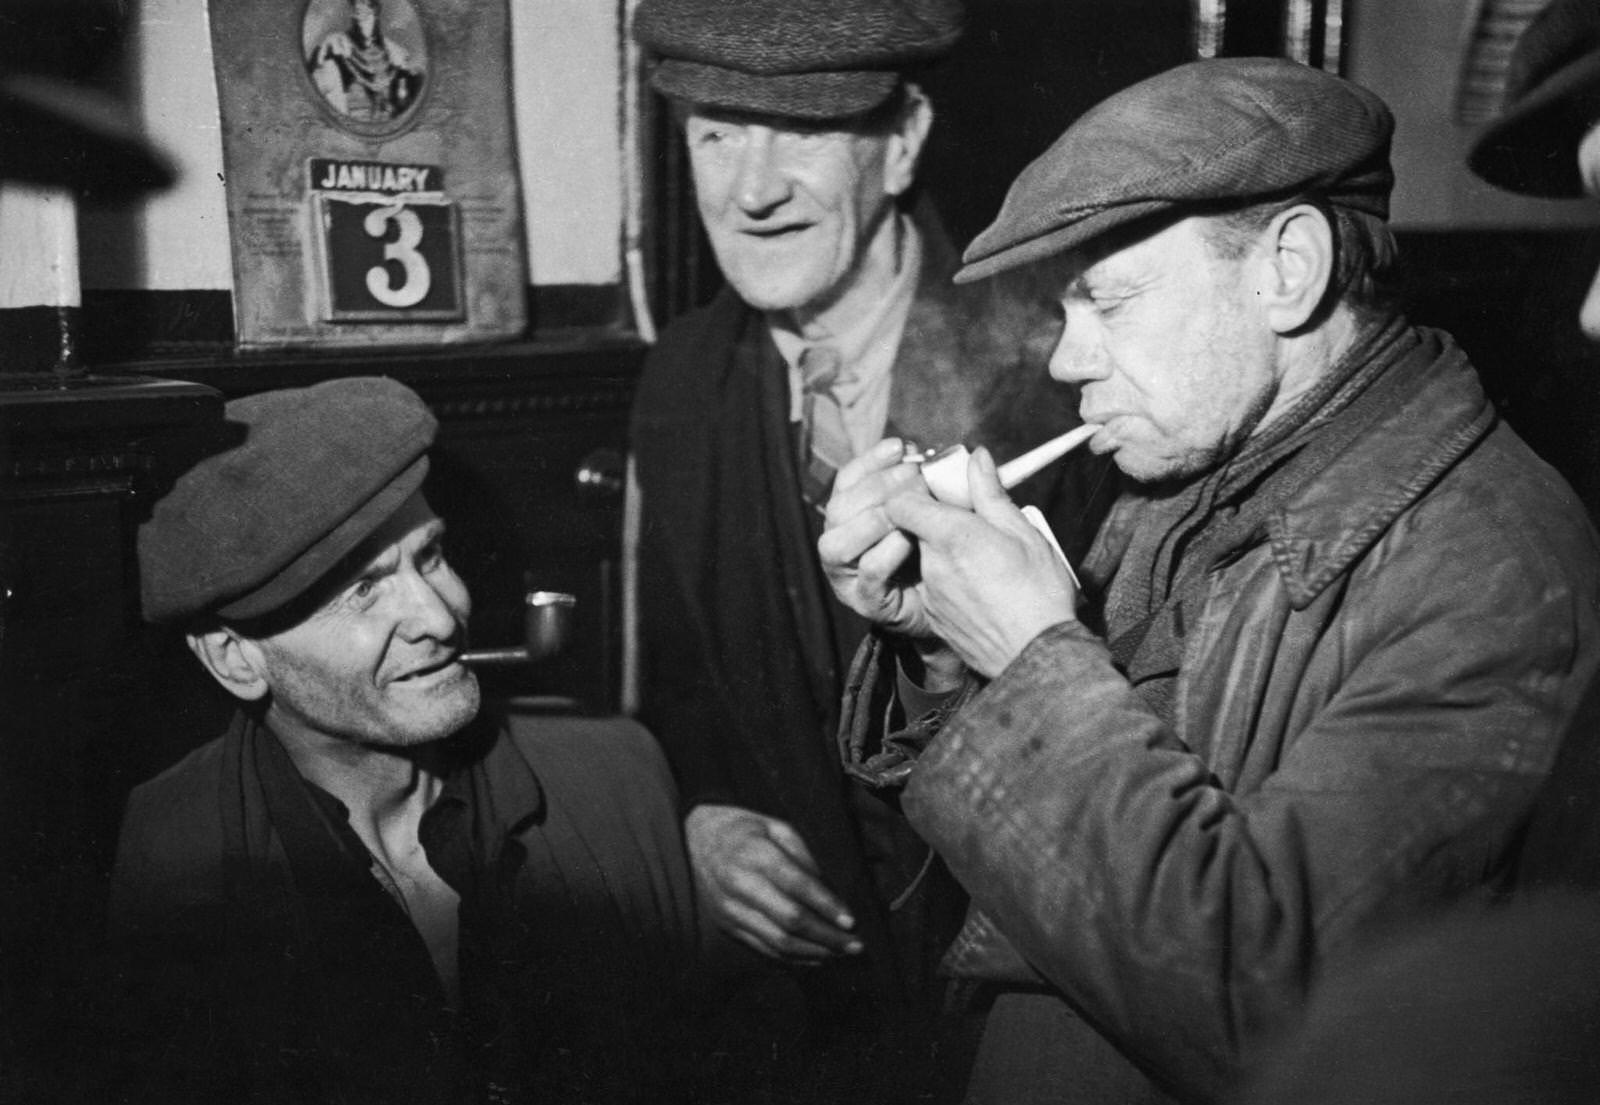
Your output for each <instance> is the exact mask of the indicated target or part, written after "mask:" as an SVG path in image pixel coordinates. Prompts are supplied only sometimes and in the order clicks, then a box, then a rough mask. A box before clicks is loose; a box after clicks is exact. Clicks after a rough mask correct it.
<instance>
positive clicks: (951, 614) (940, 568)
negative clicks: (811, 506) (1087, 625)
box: [830, 449, 1077, 679]
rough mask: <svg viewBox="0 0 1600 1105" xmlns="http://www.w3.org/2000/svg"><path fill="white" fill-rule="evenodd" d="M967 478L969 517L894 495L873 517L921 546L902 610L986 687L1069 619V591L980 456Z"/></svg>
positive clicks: (1072, 611) (1061, 569)
mask: <svg viewBox="0 0 1600 1105" xmlns="http://www.w3.org/2000/svg"><path fill="white" fill-rule="evenodd" d="M967 476H968V479H969V481H970V482H971V486H972V507H973V508H972V510H970V511H968V510H963V509H961V508H960V507H953V506H948V505H946V504H944V503H941V502H938V501H937V500H935V499H934V498H933V497H932V496H929V495H926V494H924V495H911V494H901V495H896V496H894V497H892V498H889V499H887V500H886V501H885V502H884V503H883V504H882V506H881V508H880V509H881V511H882V513H883V514H884V516H885V518H886V521H887V523H888V524H890V525H893V526H895V527H898V528H899V529H901V530H903V531H905V532H906V533H909V534H911V535H912V536H913V537H915V538H916V540H917V543H918V546H919V555H920V563H921V579H920V581H919V582H918V583H917V584H916V585H915V587H914V591H915V592H916V595H915V596H914V597H911V598H908V599H905V600H904V601H903V605H904V606H905V607H907V608H910V609H915V610H917V611H919V612H920V613H921V614H922V616H923V617H924V618H925V619H926V624H927V629H928V631H929V632H931V633H932V634H933V635H935V636H937V637H939V638H941V639H942V640H944V641H945V642H947V643H948V644H949V645H950V647H951V648H952V649H954V650H955V652H956V654H957V655H958V656H960V657H961V659H962V660H963V661H965V663H966V664H967V666H968V667H970V668H971V669H972V670H974V671H976V672H978V673H979V674H980V675H983V676H986V677H988V678H991V679H992V678H994V676H996V675H998V674H999V673H1000V672H1001V671H1002V670H1003V669H1004V668H1005V667H1006V665H1008V664H1010V663H1011V661H1012V660H1014V659H1016V657H1017V655H1018V654H1019V653H1020V652H1021V651H1022V650H1023V648H1025V647H1026V646H1027V644H1028V642H1029V641H1031V640H1033V639H1034V638H1035V637H1037V636H1038V635H1039V634H1040V633H1042V632H1043V631H1044V630H1046V629H1048V628H1049V627H1050V626H1052V625H1056V624H1057V623H1059V622H1064V621H1071V620H1073V619H1074V618H1075V617H1076V616H1077V588H1076V587H1075V586H1074V585H1073V582H1072V576H1071V574H1070V573H1069V572H1068V570H1067V568H1066V566H1065V565H1064V564H1062V562H1061V560H1060V559H1059V558H1058V557H1057V555H1056V551H1055V550H1054V549H1053V548H1052V547H1051V546H1050V542H1049V541H1048V540H1046V539H1045V537H1044V536H1043V535H1042V534H1041V533H1039V532H1038V531H1037V530H1035V529H1034V528H1033V526H1031V525H1030V524H1029V523H1028V520H1027V519H1026V518H1024V517H1023V515H1022V512H1021V511H1020V510H1018V509H1017V508H1016V507H1015V506H1014V505H1013V504H1012V502H1011V500H1010V499H1009V498H1008V497H1007V496H1006V493H1005V491H1004V490H1003V489H1002V488H1001V486H1000V480H999V477H998V476H997V475H996V474H995V467H994V459H993V458H992V457H991V456H990V455H989V452H988V450H986V449H979V450H977V451H976V452H975V453H973V455H972V459H971V461H969V462H968V465H967ZM830 507H831V504H830ZM863 559H865V558H863Z"/></svg>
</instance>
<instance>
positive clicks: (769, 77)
mask: <svg viewBox="0 0 1600 1105" xmlns="http://www.w3.org/2000/svg"><path fill="white" fill-rule="evenodd" d="M964 14H965V13H964V11H963V9H962V6H961V3H960V0H785V2H783V3H773V2H772V0H642V2H641V3H640V4H639V7H638V10H637V11H636V13H635V14H634V20H633V34H634V37H635V38H636V39H637V40H638V41H639V43H640V44H641V45H643V46H644V47H646V48H647V49H648V50H650V51H651V53H653V54H654V55H655V64H654V67H653V70H652V72H651V76H650V82H651V84H653V85H654V86H655V88H656V90H657V91H659V92H661V93H664V94H665V95H668V96H672V97H674V98H676V99H679V100H684V101H687V102H689V103H695V104H701V105H704V106H708V107H721V108H731V109H735V110H739V111H753V112H759V113H761V114H764V115H780V116H785V117H789V118H796V119H839V118H846V117H849V116H852V115H860V114H861V113H863V112H866V111H870V110H872V109H873V108H875V107H877V106H878V105H879V104H881V103H883V102H884V100H886V99H888V97H889V94H890V93H891V92H892V91H894V88H895V86H896V84H897V83H898V82H899V80H900V76H901V74H902V73H903V72H904V71H905V70H907V69H909V68H913V67H915V66H917V65H920V64H924V63H926V62H929V61H932V60H934V59H935V58H938V57H940V56H941V55H943V54H944V53H946V52H947V51H948V50H949V49H950V47H951V46H952V45H954V44H955V42H956V40H957V39H958V38H960V36H961V29H962V23H963V19H964Z"/></svg>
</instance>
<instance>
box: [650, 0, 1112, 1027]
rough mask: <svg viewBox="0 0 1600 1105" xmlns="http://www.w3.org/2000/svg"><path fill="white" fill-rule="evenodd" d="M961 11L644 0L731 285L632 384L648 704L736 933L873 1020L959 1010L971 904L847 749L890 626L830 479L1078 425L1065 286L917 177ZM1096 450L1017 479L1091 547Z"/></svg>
mask: <svg viewBox="0 0 1600 1105" xmlns="http://www.w3.org/2000/svg"><path fill="white" fill-rule="evenodd" d="M962 17H963V12H962V9H961V6H960V4H959V2H958V0H866V2H862V0H848V2H846V0H794V2H791V3H784V4H772V3H767V2H765V0H644V2H643V3H641V4H640V5H639V8H638V11H637V15H636V17H635V23H634V33H635V35H636V37H637V38H638V40H639V41H640V42H641V43H642V44H643V45H644V46H645V47H646V48H647V49H648V51H649V53H650V56H651V57H652V59H653V61H654V68H653V70H652V76H651V80H652V83H653V85H654V87H655V88H656V89H657V90H658V91H659V92H660V93H662V94H663V95H664V96H666V97H667V98H668V99H669V100H670V101H671V104H672V107H673V109H674V112H675V114H676V117H677V119H678V120H679V122H680V123H681V126H682V131H683V136H684V140H685V143H686V145H687V149H688V155H689V162H690V167H691V169H692V172H693V178H694V186H695V194H696V199H697V201H698V204H699V211H700V216H701V219H702V221H703V223H704V226H705V229H706V232H707V234H708V235H709V238H710V242H711V245H712V248H713V250H714V251H715V254H716V258H717V261H718V263H719V265H720V266H721V269H722V273H723V275H724V277H725V278H726V280H727V286H726V287H725V288H723V289H722V291H721V292H720V293H719V294H718V295H717V296H716V298H715V299H714V300H713V301H712V302H711V303H710V304H709V305H708V306H706V307H705V308H703V309H701V310H697V311H695V312H693V313H692V314H689V315H688V316H686V317H684V318H682V319H679V320H677V321H676V322H675V323H674V324H673V325H671V326H670V327H668V328H667V330H666V332H665V334H664V335H663V337H662V340H661V342H660V344H659V345H658V346H657V348H656V349H655V350H653V351H652V353H651V355H650V357H649V358H648V360H647V363H646V365H645V369H644V374H643V377H642V379H641V382H640V387H639V392H638V395H637V398H636V401H635V406H634V416H633V447H634V456H635V465H636V483H635V487H634V490H635V491H636V492H637V494H638V497H639V502H640V504H641V511H642V522H641V543H640V563H641V582H642V586H641V588H640V596H641V598H640V601H641V624H642V652H643V688H642V690H643V713H642V715H641V716H642V717H643V719H644V720H645V722H646V723H647V724H648V725H649V727H650V728H651V730H652V731H653V732H654V733H656V735H657V736H658V737H659V739H660V740H661V742H662V744H663V746H664V747H665V749H666V751H667V755H668V758H669V760H670V761H671V762H672V765H673V768H674V770H675V772H676V775H677V778H678V780H679V783H680V786H681V788H682V790H683V792H684V801H685V807H686V811H687V812H686V821H685V827H686V835H687V841H688V847H689V853H690V856H691V859H692V862H693V867H694V872H695V875H696V878H697V884H698V885H699V886H700V888H701V889H702V891H703V892H704V895H705V898H706V900H707V902H708V903H709V905H710V907H711V912H712V914H713V916H715V917H716V919H717V920H718V922H719V923H720V926H721V928H722V930H723V931H724V932H726V933H727V934H729V935H730V936H731V937H733V938H734V939H736V940H737V941H740V942H742V944H744V945H746V946H747V947H749V948H751V949H754V951H755V952H757V953H758V954H759V955H760V956H761V957H764V960H765V961H766V962H767V963H769V964H774V965H784V966H794V965H798V966H805V967H812V968H818V969H811V970H807V971H805V972H804V973H803V974H799V975H795V976H794V978H795V979H797V980H800V981H801V982H802V984H803V985H804V986H805V987H806V988H807V989H808V991H809V993H810V995H811V997H812V998H814V999H816V1001H817V1002H818V1004H816V1005H815V1006H814V1007H813V1008H814V1011H815V1012H816V1013H817V1019H818V1020H820V1021H825V1022H828V1023H829V1024H831V1025H832V1026H833V1028H834V1029H835V1030H836V1031H843V1032H847V1033H848V1032H854V1031H856V1030H855V1029H852V1028H849V1027H848V1024H849V1023H854V1022H852V1021H851V1019H850V1018H849V1017H847V1016H845V1015H844V1014H843V1013H842V1012H841V1011H842V1010H844V1009H846V1008H853V1009H856V1010H857V1011H858V1012H859V1013H860V1015H861V1017H864V1018H866V1020H867V1021H869V1022H871V1023H874V1024H878V1025H882V1024H885V1023H888V1021H889V1020H891V1019H898V1018H901V1017H903V1016H905V1015H906V1011H907V1010H914V1009H917V1008H921V1009H922V1010H924V1011H926V1010H929V1009H931V1008H933V1007H934V1006H935V1005H936V1004H937V1001H938V997H939V987H940V983H939V981H938V980H937V979H936V977H935V975H934V970H933V967H934V964H935V962H936V960H937V957H938V953H939V949H940V948H941V947H942V945H943V944H944V943H945V942H946V940H947V939H948V938H949V937H950V936H951V935H953V934H954V932H955V929H956V927H957V926H958V925H959V920H960V911H961V898H960V894H959V890H958V888H956V887H954V886H953V884H952V883H951V882H950V880H949V876H948V873H947V872H945V871H944V870H943V869H942V868H941V866H940V865H939V864H938V863H937V861H936V860H935V859H934V858H933V857H932V856H931V855H930V853H929V850H928V848H927V847H926V845H925V844H923V843H922V842H921V841H919V840H917V839H916V837H915V835H914V834H912V833H911V832H909V830H907V829H906V827H905V826H904V823H903V821H902V820H901V819H900V818H899V816H898V814H897V812H896V811H895V810H894V809H893V808H892V804H891V803H889V802H886V801H885V800H884V799H883V798H882V797H881V796H879V794H878V793H877V792H876V791H875V790H874V787H875V785H876V780H875V779H874V778H873V777H872V776H871V773H870V772H866V773H864V777H863V778H862V779H860V780H857V779H855V778H853V777H851V776H849V775H847V773H846V770H845V769H844V768H843V767H842V765H841V757H840V754H839V753H838V752H837V751H836V750H835V747H834V732H835V729H836V725H837V718H838V706H839V699H840V693H841V691H842V689H843V687H844V683H845V679H846V674H847V666H848V661H849V659H850V656H851V655H852V653H853V651H854V649H855V646H856V643H857V642H858V641H859V640H860V639H861V637H862V635H863V634H864V633H865V632H866V625H865V623H864V622H862V621H861V619H859V618H857V617H855V616H854V615H853V614H852V613H851V612H850V611H848V610H847V609H845V608H844V607H842V606H840V605H839V604H838V603H836V602H835V601H834V600H833V598H832V596H831V595H830V594H829V591H828V588H827V585H826V582H825V581H824V579H823V577H822V574H821V571H820V569H819V567H818V564H817V558H816V549H815V541H816V538H817V536H818V534H819V533H820V528H821V509H822V506H823V504H824V503H825V502H826V500H827V494H828V489H829V488H830V486H831V484H832V481H833V477H834V472H835V471H836V470H837V469H838V468H839V467H840V466H841V465H843V464H845V463H846V462H848V461H849V460H850V459H851V457H853V456H854V455H856V454H858V453H860V452H862V451H863V450H865V449H866V448H867V447H868V446H870V445H871V444H872V443H874V442H876V441H878V440H879V439H880V438H881V437H882V436H883V435H884V434H885V433H896V434H900V435H903V436H907V437H910V438H914V439H915V440H916V441H918V442H920V443H921V444H922V445H923V446H929V447H932V446H943V445H951V444H956V443H958V442H963V441H966V442H970V443H973V444H976V443H979V442H982V443H985V444H988V445H989V446H991V447H992V448H994V449H995V450H996V451H997V452H999V453H1001V454H1002V455H1005V454H1008V453H1014V452H1020V451H1021V450H1022V449H1024V448H1027V447H1030V446H1032V445H1034V444H1036V443H1038V442H1039V441H1040V440H1042V439H1043V438H1044V437H1045V436H1046V435H1047V434H1049V433H1051V432H1056V431H1058V430H1059V429H1060V428H1061V426H1062V425H1064V424H1070V423H1071V422H1072V421H1073V419H1074V416H1073V414H1072V406H1073V400H1074V398H1075V396H1074V395H1073V393H1072V391H1071V389H1070V388H1066V387H1064V386H1062V385H1060V384H1056V383H1053V382H1051V381H1050V380H1049V379H1048V378H1047V377H1046V375H1045V373H1044V371H1043V366H1044V363H1045V360H1046V358H1047V356H1048V352H1049V341H1050V337H1051V334H1052V323H1051V320H1050V317H1049V310H1048V308H1049V304H1048V301H1047V299H1046V298H1045V297H1044V296H1043V295H1042V294H1039V293H1038V290H1037V289H1036V288H1030V286H1029V284H1028V282H1027V281H1026V280H1025V279H1024V280H1018V281H995V282H991V283H989V284H987V285H983V286H974V287H969V288H956V287H954V286H953V285H952V284H951V283H950V276H951V275H952V274H953V273H954V271H955V269H956V267H957V265H958V260H957V257H956V253H955V251H954V249H953V248H952V246H951V244H950V242H949V241H948V239H947V238H946V236H945V234H944V232H943V231H942V229H941V228H940V225H939V222H938V220H937V219H936V217H935V215H934V212H933V210H932V208H931V206H930V204H929V203H928V202H927V200H926V199H925V198H919V188H918V183H919V182H918V179H917V170H918V160H919V156H920V154H921V151H922V149H923V144H924V141H925V139H926V138H927V136H928V133H929V130H930V127H931V126H932V125H933V107H932V105H931V104H930V102H929V99H928V96H927V95H926V94H925V93H924V91H923V90H922V88H921V86H920V85H919V83H918V79H917V76H918V74H919V72H920V71H921V70H922V69H923V67H925V66H927V65H929V64H932V63H934V62H936V61H937V60H938V59H939V58H941V57H942V56H944V55H945V54H946V53H947V51H948V50H949V49H950V48H951V46H952V44H954V43H955V42H956V40H957V37H958V36H959V34H960V31H961V25H962ZM1086 459H1087V458H1086ZM1090 468H1093V469H1094V470H1097V471H1104V468H1103V466H1092V465H1077V466H1074V465H1063V466H1061V467H1059V468H1057V469H1054V470H1052V471H1051V472H1050V473H1049V474H1048V475H1045V476H1041V477H1039V478H1038V479H1036V480H1034V481H1032V482H1031V483H1030V484H1029V485H1027V486H1026V487H1024V488H1022V489H1020V490H1019V495H1020V496H1022V497H1024V498H1026V499H1027V500H1029V501H1037V502H1039V503H1040V504H1041V505H1043V506H1045V508H1046V509H1047V510H1049V511H1050V513H1051V514H1052V516H1053V517H1056V518H1058V519H1059V520H1060V521H1061V532H1062V534H1063V540H1065V541H1067V542H1068V543H1069V545H1070V546H1071V547H1073V548H1079V547H1084V546H1086V544H1087V539H1088V537H1089V535H1090V534H1091V533H1092V530H1093V527H1094V523H1093V519H1092V513H1093V512H1092V509H1091V507H1090V505H1089V504H1090V500H1091V496H1090V494H1089V491H1090V489H1091V487H1092V483H1091V477H1090V476H1089V475H1087V473H1088V472H1089V470H1090ZM1108 487H1109V485H1108ZM1110 497H1111V496H1110V494H1109V492H1108V493H1107V494H1106V495H1105V497H1104V502H1105V504H1107V505H1108V504H1109V501H1110ZM1102 512H1103V508H1102ZM851 767H852V768H855V767H858V765H855V764H852V765H851ZM760 963H761V960H757V961H756V965H757V966H759V964H760ZM882 1008H889V1009H894V1010H898V1012H895V1013H893V1014H892V1015H891V1014H883V1013H880V1012H879V1010H880V1009H882ZM857 1020H859V1018H857Z"/></svg>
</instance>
